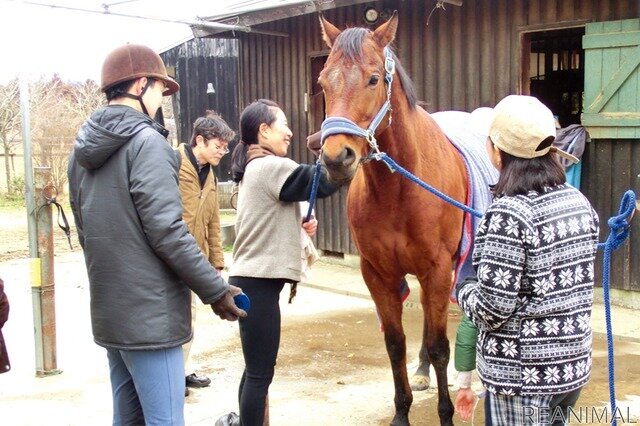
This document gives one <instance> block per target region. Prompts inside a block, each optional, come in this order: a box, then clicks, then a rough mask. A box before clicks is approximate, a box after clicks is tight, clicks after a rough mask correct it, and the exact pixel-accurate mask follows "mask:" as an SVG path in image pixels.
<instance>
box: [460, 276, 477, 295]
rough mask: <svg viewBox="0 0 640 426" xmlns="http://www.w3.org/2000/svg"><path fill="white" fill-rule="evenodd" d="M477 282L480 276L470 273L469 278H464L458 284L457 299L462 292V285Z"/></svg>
mask: <svg viewBox="0 0 640 426" xmlns="http://www.w3.org/2000/svg"><path fill="white" fill-rule="evenodd" d="M477 282H478V277H476V276H475V275H469V276H468V277H467V278H465V279H464V280H462V281H460V282H459V283H458V284H456V300H458V295H459V294H460V290H462V287H464V286H465V285H467V284H471V283H477Z"/></svg>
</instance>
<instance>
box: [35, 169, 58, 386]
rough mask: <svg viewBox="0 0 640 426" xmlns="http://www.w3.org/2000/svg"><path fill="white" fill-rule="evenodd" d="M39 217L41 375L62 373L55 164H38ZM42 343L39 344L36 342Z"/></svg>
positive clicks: (36, 171)
mask: <svg viewBox="0 0 640 426" xmlns="http://www.w3.org/2000/svg"><path fill="white" fill-rule="evenodd" d="M34 173H35V189H36V193H35V194H36V218H37V222H36V223H37V230H38V258H39V259H40V287H36V288H33V289H32V291H33V292H35V293H39V296H38V299H39V300H40V306H38V307H37V308H38V310H39V312H40V315H39V318H40V324H39V326H40V338H41V342H39V343H40V347H41V349H42V366H36V375H37V376H48V375H52V374H59V373H61V371H60V370H58V369H57V361H56V306H55V280H54V273H53V264H54V262H53V219H52V214H51V204H49V203H48V200H51V199H52V197H54V196H55V192H54V188H53V186H52V185H51V168H50V167H36V168H34ZM36 346H38V344H36Z"/></svg>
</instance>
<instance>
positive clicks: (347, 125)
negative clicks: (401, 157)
mask: <svg viewBox="0 0 640 426" xmlns="http://www.w3.org/2000/svg"><path fill="white" fill-rule="evenodd" d="M384 56H385V58H384V70H385V76H384V80H385V82H386V84H387V100H386V101H385V103H384V104H383V105H382V107H380V110H379V111H378V113H377V114H376V116H375V117H373V120H371V123H370V124H369V127H368V128H367V129H363V128H362V127H360V126H358V125H357V124H356V123H354V122H353V121H351V120H349V119H348V118H346V117H327V118H326V119H325V120H324V121H323V122H322V126H321V127H320V130H321V131H322V134H321V139H320V144H321V145H323V144H324V140H325V139H326V138H328V137H329V136H332V135H341V134H342V135H345V134H346V135H352V136H359V137H361V138H364V139H366V140H367V142H368V143H369V146H370V147H371V153H370V154H369V157H367V160H370V159H371V158H372V157H376V156H379V155H380V149H379V148H378V141H377V140H376V137H375V132H376V129H377V128H378V126H379V125H380V123H381V122H382V119H383V118H384V116H385V115H386V114H387V113H388V112H391V111H392V109H391V83H393V75H394V74H395V72H396V61H395V60H394V59H393V57H392V54H391V50H390V49H389V48H388V47H385V48H384ZM390 125H391V114H389V126H390Z"/></svg>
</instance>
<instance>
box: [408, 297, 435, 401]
mask: <svg viewBox="0 0 640 426" xmlns="http://www.w3.org/2000/svg"><path fill="white" fill-rule="evenodd" d="M420 296H421V297H423V296H422V292H421V295H420ZM427 327H428V325H427V324H426V323H425V325H424V327H423V331H422V344H421V345H420V353H419V354H418V368H417V369H416V372H415V373H413V376H411V389H412V390H414V391H425V390H427V389H429V385H430V384H431V377H429V369H430V368H431V362H430V361H429V348H428V346H427V338H426V334H427Z"/></svg>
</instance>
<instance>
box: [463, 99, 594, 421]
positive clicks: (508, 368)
mask: <svg viewBox="0 0 640 426" xmlns="http://www.w3.org/2000/svg"><path fill="white" fill-rule="evenodd" d="M494 117H495V118H494V120H493V122H492V125H491V129H490V132H489V138H488V139H487V150H488V151H489V155H490V157H491V161H492V163H493V164H494V166H495V167H496V168H497V169H498V170H499V171H500V178H499V180H498V183H497V184H496V185H495V187H494V188H493V192H494V196H495V200H494V202H493V204H492V205H491V207H489V209H488V210H487V212H486V214H485V216H484V218H483V220H482V222H481V224H480V226H479V228H478V233H477V236H476V246H475V249H474V253H473V264H474V267H475V269H476V272H477V274H476V276H475V277H473V278H472V279H468V280H465V281H464V282H462V283H461V284H460V285H459V286H458V289H457V291H458V302H459V304H460V306H461V307H462V309H463V310H464V312H465V313H466V314H467V315H468V316H469V318H470V319H471V320H472V321H473V323H474V324H476V326H477V327H478V343H477V368H478V374H479V376H480V378H481V380H482V382H483V384H484V386H485V387H486V389H487V391H488V392H487V398H486V400H485V418H486V424H488V425H489V424H490V425H516V424H536V423H544V424H549V423H546V422H549V420H551V419H560V420H562V416H566V415H567V410H568V407H571V406H573V405H574V404H575V403H576V401H577V399H578V396H579V394H580V389H581V388H582V386H584V384H585V383H587V381H588V379H589V374H590V371H591V347H592V341H591V327H590V325H589V321H590V317H591V306H592V302H593V282H594V259H595V254H596V246H597V242H598V217H597V214H596V212H595V211H594V210H593V208H592V207H591V205H590V203H589V201H588V200H587V199H586V198H585V197H584V196H583V195H582V194H581V193H580V192H579V191H578V190H576V189H575V188H573V187H571V186H569V185H567V184H566V183H565V181H566V178H565V175H564V170H563V168H562V166H561V165H560V163H559V162H558V159H557V158H556V156H555V155H554V154H558V155H561V156H563V157H565V158H569V159H570V160H572V161H577V159H575V158H571V156H570V155H569V154H567V153H565V152H562V151H560V150H558V149H556V148H555V147H554V146H553V145H552V143H553V140H554V138H555V132H556V129H555V124H554V118H553V115H552V113H551V111H550V110H549V109H548V108H547V107H545V106H544V105H543V104H542V103H541V102H540V101H538V99H536V98H533V97H530V96H514V95H512V96H508V97H506V98H505V99H503V100H502V101H500V102H499V103H498V105H496V107H495V110H494ZM558 410H562V411H560V412H558ZM554 415H555V417H554ZM562 423H563V422H561V423H560V424H562Z"/></svg>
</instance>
